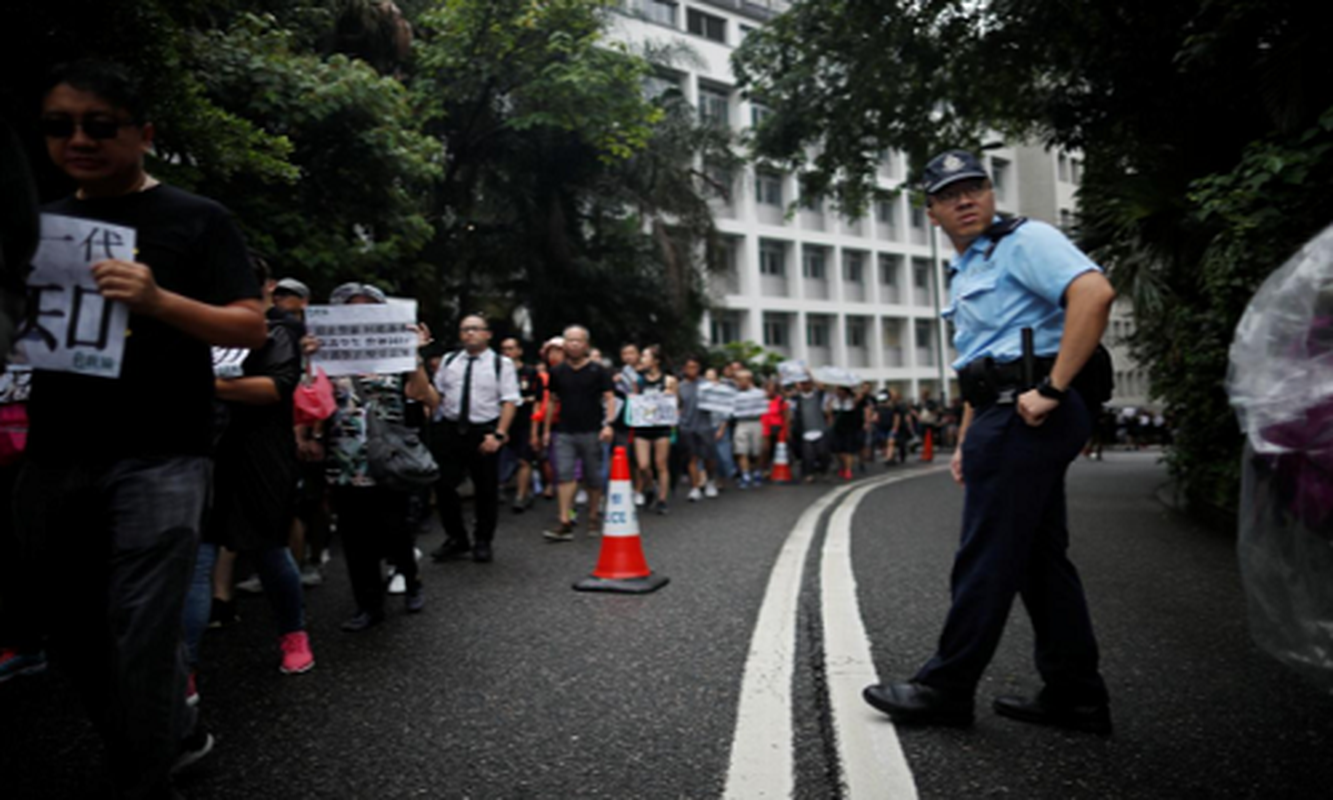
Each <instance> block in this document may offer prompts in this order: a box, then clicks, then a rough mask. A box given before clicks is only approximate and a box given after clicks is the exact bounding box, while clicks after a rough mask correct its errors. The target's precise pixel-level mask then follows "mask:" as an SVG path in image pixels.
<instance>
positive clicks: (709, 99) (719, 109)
mask: <svg viewBox="0 0 1333 800" xmlns="http://www.w3.org/2000/svg"><path fill="white" fill-rule="evenodd" d="M699 121H700V122H702V123H704V124H705V125H713V126H715V127H718V128H729V127H731V107H730V101H729V100H728V97H727V93H726V92H725V91H721V90H718V89H712V88H709V87H706V86H700V87H699Z"/></svg>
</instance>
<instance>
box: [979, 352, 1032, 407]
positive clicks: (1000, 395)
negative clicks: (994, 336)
mask: <svg viewBox="0 0 1333 800" xmlns="http://www.w3.org/2000/svg"><path fill="white" fill-rule="evenodd" d="M1054 363H1055V358H1054V357H1046V358H1036V359H1033V372H1032V382H1031V383H1029V382H1028V381H1027V380H1025V379H1024V375H1023V362H1022V360H1016V361H1004V362H1000V361H996V360H995V359H993V358H990V357H987V358H980V359H977V360H976V361H973V362H972V363H970V364H968V365H967V366H965V367H963V368H962V369H960V370H958V385H959V386H960V387H961V388H962V390H963V399H964V400H966V401H967V403H968V405H970V406H972V407H973V408H983V407H985V406H989V405H1008V404H1012V403H1013V402H1015V401H1016V400H1017V399H1018V395H1020V394H1022V393H1023V392H1025V391H1027V390H1028V389H1031V388H1033V387H1034V386H1036V385H1037V384H1038V383H1040V382H1041V380H1042V378H1045V377H1046V376H1047V374H1049V373H1050V371H1051V366H1052V365H1053V364H1054Z"/></svg>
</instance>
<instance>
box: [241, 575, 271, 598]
mask: <svg viewBox="0 0 1333 800" xmlns="http://www.w3.org/2000/svg"><path fill="white" fill-rule="evenodd" d="M236 591H238V592H245V593H246V594H263V593H264V583H263V581H261V580H259V576H258V575H251V576H250V577H248V578H246V579H245V580H243V581H241V582H240V583H238V584H236Z"/></svg>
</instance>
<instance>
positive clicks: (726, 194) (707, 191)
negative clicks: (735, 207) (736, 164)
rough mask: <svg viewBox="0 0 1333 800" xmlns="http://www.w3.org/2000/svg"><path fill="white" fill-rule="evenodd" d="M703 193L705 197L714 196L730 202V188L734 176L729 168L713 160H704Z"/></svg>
mask: <svg viewBox="0 0 1333 800" xmlns="http://www.w3.org/2000/svg"><path fill="white" fill-rule="evenodd" d="M704 175H705V176H706V179H705V180H704V182H703V183H704V192H703V193H704V195H705V196H707V197H716V198H718V199H720V200H722V201H723V202H726V203H730V202H731V189H732V185H733V182H734V181H735V176H734V175H732V174H731V170H729V169H727V168H726V167H724V166H722V165H721V164H717V163H713V162H708V161H705V162H704Z"/></svg>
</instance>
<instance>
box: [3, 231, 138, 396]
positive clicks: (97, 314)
mask: <svg viewBox="0 0 1333 800" xmlns="http://www.w3.org/2000/svg"><path fill="white" fill-rule="evenodd" d="M134 241H135V231H134V229H133V228H125V227H121V226H119V225H108V224H107V223H104V222H96V221H93V220H85V219H76V218H74V217H64V216H60V215H57V214H43V215H42V242H41V246H40V247H38V248H37V254H36V255H35V256H34V257H33V261H32V273H31V274H30V275H29V277H28V317H27V319H26V320H25V321H24V323H23V327H22V328H21V329H20V331H19V334H18V337H19V350H20V358H21V359H22V360H23V361H24V362H26V363H27V364H29V365H30V366H32V367H34V368H36V369H46V370H54V371H58V372H77V373H80V374H83V375H95V376H98V377H103V378H118V377H120V365H121V360H122V359H123V357H124V354H125V333H126V331H127V330H128V329H129V322H130V312H129V309H128V308H127V307H126V306H125V305H124V304H123V303H114V302H107V301H106V300H104V299H103V298H102V295H101V294H99V293H98V291H97V284H96V282H94V281H93V275H92V269H91V268H92V265H93V264H96V263H97V262H99V261H105V260H107V259H111V258H115V259H120V260H123V261H133V260H134Z"/></svg>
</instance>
